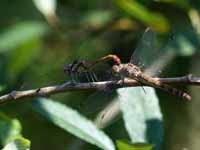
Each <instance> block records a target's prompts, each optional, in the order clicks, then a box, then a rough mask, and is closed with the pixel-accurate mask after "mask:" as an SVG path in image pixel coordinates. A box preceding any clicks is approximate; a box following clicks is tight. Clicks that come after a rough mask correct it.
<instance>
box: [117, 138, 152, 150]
mask: <svg viewBox="0 0 200 150" xmlns="http://www.w3.org/2000/svg"><path fill="white" fill-rule="evenodd" d="M117 147H118V149H119V150H153V147H154V146H153V145H151V144H146V143H137V144H129V143H127V142H125V141H122V140H117Z"/></svg>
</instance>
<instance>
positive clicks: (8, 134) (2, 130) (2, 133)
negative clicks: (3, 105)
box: [0, 112, 22, 145]
mask: <svg viewBox="0 0 200 150" xmlns="http://www.w3.org/2000/svg"><path fill="white" fill-rule="evenodd" d="M21 130H22V127H21V124H20V122H19V121H18V120H17V119H11V118H9V117H7V116H6V115H5V114H3V113H1V112H0V140H1V143H2V145H5V144H6V143H8V142H10V141H12V140H13V139H15V138H17V137H21Z"/></svg>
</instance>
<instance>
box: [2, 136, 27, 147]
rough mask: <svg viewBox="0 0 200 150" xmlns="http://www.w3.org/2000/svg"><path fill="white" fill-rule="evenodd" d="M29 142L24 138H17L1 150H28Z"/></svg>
mask: <svg viewBox="0 0 200 150" xmlns="http://www.w3.org/2000/svg"><path fill="white" fill-rule="evenodd" d="M30 146H31V142H30V141H29V140H27V139H25V138H22V137H21V138H17V139H15V140H13V141H11V142H9V143H8V144H7V145H6V146H5V147H4V148H3V149H2V150H29V149H30Z"/></svg>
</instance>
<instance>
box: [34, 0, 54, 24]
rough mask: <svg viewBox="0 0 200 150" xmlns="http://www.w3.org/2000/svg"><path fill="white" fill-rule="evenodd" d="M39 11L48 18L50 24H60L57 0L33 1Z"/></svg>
mask: <svg viewBox="0 0 200 150" xmlns="http://www.w3.org/2000/svg"><path fill="white" fill-rule="evenodd" d="M33 2H34V4H35V6H36V7H37V9H38V10H39V11H40V12H41V13H42V14H43V15H44V16H45V17H46V18H47V20H48V21H49V23H50V24H52V25H55V23H58V18H57V16H56V4H57V1H56V0H33Z"/></svg>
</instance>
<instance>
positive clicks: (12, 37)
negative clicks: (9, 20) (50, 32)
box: [0, 22, 47, 53]
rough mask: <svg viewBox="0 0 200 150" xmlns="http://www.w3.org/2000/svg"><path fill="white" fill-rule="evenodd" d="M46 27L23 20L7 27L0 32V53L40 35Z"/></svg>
mask: <svg viewBox="0 0 200 150" xmlns="http://www.w3.org/2000/svg"><path fill="white" fill-rule="evenodd" d="M46 29H47V28H46V26H45V25H44V24H42V23H39V22H23V23H18V24H15V25H13V26H11V27H8V28H7V29H6V30H5V31H4V32H3V33H2V34H0V53H2V52H5V51H7V50H14V48H17V47H18V46H20V45H21V44H23V43H26V41H29V40H30V39H34V38H36V37H40V36H41V35H43V34H44V33H45V31H46ZM27 51H28V50H27Z"/></svg>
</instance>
